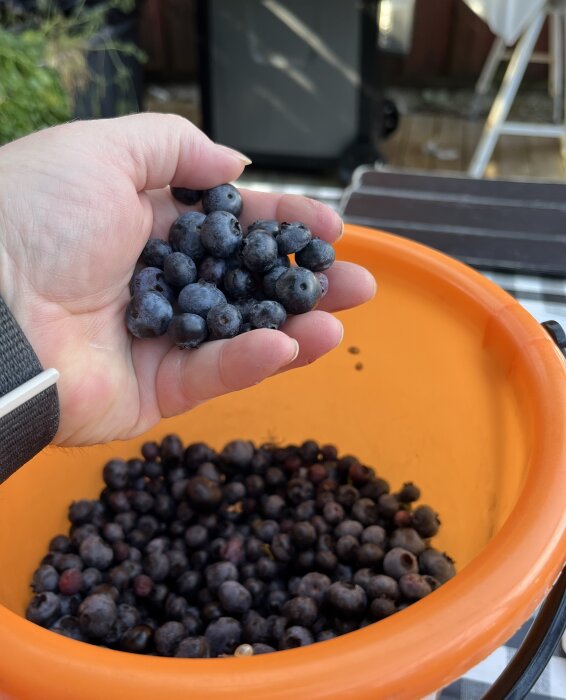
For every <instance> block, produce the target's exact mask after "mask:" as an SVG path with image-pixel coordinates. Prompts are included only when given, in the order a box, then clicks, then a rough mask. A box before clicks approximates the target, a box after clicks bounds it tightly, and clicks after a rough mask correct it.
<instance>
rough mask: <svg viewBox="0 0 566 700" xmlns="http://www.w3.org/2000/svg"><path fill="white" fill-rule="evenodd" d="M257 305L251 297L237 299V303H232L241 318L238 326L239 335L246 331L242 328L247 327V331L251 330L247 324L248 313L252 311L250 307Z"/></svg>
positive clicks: (249, 324)
mask: <svg viewBox="0 0 566 700" xmlns="http://www.w3.org/2000/svg"><path fill="white" fill-rule="evenodd" d="M255 304H257V302H256V300H255V299H254V298H253V297H250V298H249V299H238V300H237V301H235V302H234V306H235V307H236V308H237V309H238V311H239V312H240V316H241V317H242V325H241V326H240V333H245V332H246V329H245V328H244V326H246V327H248V326H249V328H248V330H252V325H251V323H249V320H250V312H251V310H252V307H253V306H254V305H255Z"/></svg>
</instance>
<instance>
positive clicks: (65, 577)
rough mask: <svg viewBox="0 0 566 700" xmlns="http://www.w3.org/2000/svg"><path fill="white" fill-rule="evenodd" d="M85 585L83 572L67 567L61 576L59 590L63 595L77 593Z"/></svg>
mask: <svg viewBox="0 0 566 700" xmlns="http://www.w3.org/2000/svg"><path fill="white" fill-rule="evenodd" d="M83 587H84V580H83V573H82V571H79V569H65V571H63V572H62V574H61V576H60V577H59V592H60V593H61V594H62V595H75V594H76V593H80V591H81V590H82V589H83Z"/></svg>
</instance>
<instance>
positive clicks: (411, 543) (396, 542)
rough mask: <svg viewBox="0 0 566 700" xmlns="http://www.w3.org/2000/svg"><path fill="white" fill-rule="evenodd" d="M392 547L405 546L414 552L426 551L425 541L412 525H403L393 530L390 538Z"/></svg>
mask: <svg viewBox="0 0 566 700" xmlns="http://www.w3.org/2000/svg"><path fill="white" fill-rule="evenodd" d="M390 545H391V547H403V549H408V550H409V552H412V553H413V554H420V553H421V552H424V549H425V546H426V545H425V542H424V540H423V539H422V538H421V537H420V535H419V534H418V533H417V531H416V530H414V529H413V528H412V527H401V528H397V529H396V530H393V532H392V534H391V539H390Z"/></svg>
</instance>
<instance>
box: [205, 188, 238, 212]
mask: <svg viewBox="0 0 566 700" xmlns="http://www.w3.org/2000/svg"><path fill="white" fill-rule="evenodd" d="M242 207H243V202H242V195H241V194H240V193H239V192H238V190H237V189H236V188H235V187H234V185H229V184H226V185H218V187H213V188H212V189H210V190H205V191H204V192H203V194H202V208H203V210H204V212H205V214H210V213H211V212H216V211H225V212H230V214H233V215H234V216H240V214H241V213H242Z"/></svg>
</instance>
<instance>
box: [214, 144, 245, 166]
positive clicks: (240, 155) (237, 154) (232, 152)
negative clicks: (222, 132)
mask: <svg viewBox="0 0 566 700" xmlns="http://www.w3.org/2000/svg"><path fill="white" fill-rule="evenodd" d="M216 146H217V148H221V149H222V150H223V151H226V153H229V154H230V155H231V156H234V158H237V159H238V160H241V161H242V163H243V164H244V165H251V162H252V161H251V160H250V159H249V158H248V156H245V155H244V154H243V153H240V151H236V150H235V149H233V148H230V147H229V146H224V145H223V144H221V143H217V144H216Z"/></svg>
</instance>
